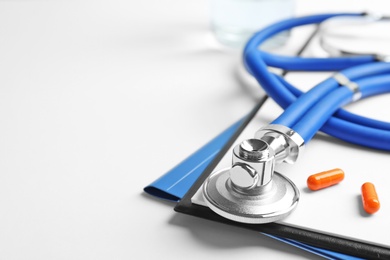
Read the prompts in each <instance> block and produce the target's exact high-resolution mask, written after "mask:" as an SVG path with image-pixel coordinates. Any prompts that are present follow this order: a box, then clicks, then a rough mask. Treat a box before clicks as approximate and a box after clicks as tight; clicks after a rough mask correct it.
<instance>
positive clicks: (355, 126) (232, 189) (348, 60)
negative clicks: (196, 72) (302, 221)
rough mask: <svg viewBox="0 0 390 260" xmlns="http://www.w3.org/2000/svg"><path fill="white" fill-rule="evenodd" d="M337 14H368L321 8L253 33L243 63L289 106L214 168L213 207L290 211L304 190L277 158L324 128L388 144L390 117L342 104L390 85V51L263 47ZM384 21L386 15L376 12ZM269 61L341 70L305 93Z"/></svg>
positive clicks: (229, 213)
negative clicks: (312, 54) (228, 163)
mask: <svg viewBox="0 0 390 260" xmlns="http://www.w3.org/2000/svg"><path fill="white" fill-rule="evenodd" d="M334 17H362V18H365V17H367V14H351V13H340V14H323V15H314V16H306V17H301V18H293V19H288V20H284V21H281V22H279V23H276V24H274V25H271V26H269V27H267V28H265V29H263V30H262V31H260V32H258V33H256V34H255V35H254V36H253V37H252V38H251V39H250V40H249V42H248V43H247V45H246V47H245V49H244V63H245V66H246V68H247V70H248V71H249V72H250V74H252V75H253V76H254V77H255V78H256V80H257V81H258V82H259V83H260V85H261V86H262V87H263V88H264V90H265V91H266V92H267V94H268V95H269V96H270V97H271V98H273V99H274V100H275V101H276V102H277V103H278V104H279V105H280V106H281V107H283V108H284V109H285V112H284V113H283V114H282V115H280V116H279V117H278V118H277V119H275V120H274V121H273V122H272V123H271V124H270V125H268V126H265V127H262V128H260V129H259V130H258V131H257V132H256V134H255V136H254V138H252V139H248V140H245V141H243V142H242V143H240V144H238V145H237V146H236V147H235V148H234V149H233V158H232V167H231V168H230V169H224V170H220V171H217V172H215V173H213V174H211V175H210V176H209V178H208V179H207V180H206V181H205V183H204V185H203V196H204V199H205V202H206V204H207V206H208V207H209V208H211V209H212V210H213V211H214V212H216V213H217V214H219V215H221V216H223V217H225V218H227V219H231V220H234V221H238V222H243V223H250V224H262V223H268V222H274V221H277V220H280V219H282V218H284V217H286V216H288V215H289V214H290V213H291V212H292V211H293V210H294V209H295V207H296V206H297V203H298V201H299V190H298V188H297V187H296V186H295V184H294V183H292V182H291V181H290V180H289V179H288V178H286V177H284V176H283V175H281V174H279V173H275V172H274V167H275V164H276V163H282V162H285V163H290V164H291V163H294V162H296V160H297V159H298V158H299V156H300V155H301V154H302V150H303V148H304V144H305V143H307V142H308V141H310V140H311V138H312V137H313V136H314V135H315V133H316V132H317V131H318V130H320V129H321V131H323V132H325V133H327V134H329V135H332V136H334V137H337V138H339V139H342V140H344V141H348V142H351V143H354V144H358V145H362V146H367V147H370V148H375V149H381V150H385V151H390V123H386V122H382V121H378V120H374V119H370V118H366V117H362V116H358V115H355V114H352V113H350V112H347V111H345V110H343V109H340V107H342V106H344V105H346V104H349V103H351V102H354V101H357V100H359V99H362V98H366V97H369V96H373V95H378V94H382V93H386V92H389V91H390V75H388V74H389V72H390V64H389V63H386V62H384V61H387V60H388V56H384V55H380V54H366V55H360V56H347V57H337V58H334V57H331V58H300V57H286V56H281V55H276V54H271V53H267V52H265V51H263V50H261V49H259V46H260V45H261V44H262V43H263V42H264V41H265V40H267V39H268V38H269V37H271V36H273V35H276V34H277V33H280V32H282V31H285V30H289V29H291V28H293V27H297V26H303V25H308V24H317V23H322V22H324V21H326V20H328V19H330V18H334ZM376 19H377V20H379V21H381V20H383V19H386V18H376ZM267 66H271V67H278V68H281V69H285V70H289V71H291V70H305V71H340V72H338V73H336V74H334V75H333V76H332V77H330V78H328V79H327V80H325V81H323V82H321V83H320V84H318V85H317V86H316V87H314V88H313V89H311V90H310V91H308V92H307V93H305V94H303V93H302V92H301V91H300V90H298V89H297V88H295V87H294V86H292V85H291V84H290V83H288V82H287V81H285V80H284V79H283V78H282V77H280V76H278V75H277V74H273V73H271V72H270V71H269V70H268V68H267Z"/></svg>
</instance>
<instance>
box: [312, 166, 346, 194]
mask: <svg viewBox="0 0 390 260" xmlns="http://www.w3.org/2000/svg"><path fill="white" fill-rule="evenodd" d="M342 180H344V171H343V170H341V169H338V168H336V169H332V170H329V171H324V172H320V173H316V174H313V175H310V176H309V178H307V187H309V189H311V190H320V189H323V188H326V187H329V186H332V185H335V184H337V183H339V182H341V181H342Z"/></svg>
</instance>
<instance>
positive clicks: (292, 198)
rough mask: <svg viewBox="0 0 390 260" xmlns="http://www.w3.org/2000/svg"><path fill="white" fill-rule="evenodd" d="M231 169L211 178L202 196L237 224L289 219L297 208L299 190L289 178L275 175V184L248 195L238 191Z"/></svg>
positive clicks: (263, 186)
mask: <svg viewBox="0 0 390 260" xmlns="http://www.w3.org/2000/svg"><path fill="white" fill-rule="evenodd" d="M229 174H230V173H229V169H225V170H222V171H219V172H216V173H214V174H213V175H211V176H210V177H209V178H208V179H207V180H206V182H205V183H204V184H203V196H204V199H205V202H206V204H207V206H208V207H209V208H211V209H212V210H213V211H214V212H216V213H217V214H219V215H221V216H223V217H225V218H227V219H230V220H233V221H238V222H243V223H250V224H264V223H269V222H274V221H278V220H280V219H283V218H285V217H286V216H288V215H289V214H290V213H291V212H292V211H293V210H294V209H295V207H296V206H297V204H298V200H299V191H298V189H297V187H296V186H295V185H294V184H293V183H292V182H291V181H290V180H289V179H288V178H286V177H284V176H283V175H281V174H279V173H276V172H275V173H274V174H273V178H272V181H271V182H269V183H268V184H267V185H262V186H258V187H256V188H253V189H250V190H249V191H247V192H245V193H244V192H242V191H240V190H238V189H236V188H235V187H234V186H233V185H232V182H231V181H230V178H229Z"/></svg>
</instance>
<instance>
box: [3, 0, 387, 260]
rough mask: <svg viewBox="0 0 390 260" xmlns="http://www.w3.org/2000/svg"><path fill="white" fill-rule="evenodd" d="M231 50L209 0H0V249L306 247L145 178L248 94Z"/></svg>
mask: <svg viewBox="0 0 390 260" xmlns="http://www.w3.org/2000/svg"><path fill="white" fill-rule="evenodd" d="M383 2H385V1H380V2H377V1H363V0H360V1H352V0H351V1H343V0H339V1H322V2H319V1H309V0H300V1H298V2H297V13H298V14H308V13H317V12H324V11H341V10H347V11H353V10H357V11H362V10H366V9H367V8H377V9H380V5H379V4H383ZM378 7H379V8H378ZM239 60H240V53H239V51H236V50H231V49H228V48H225V47H223V46H221V45H219V44H218V43H217V42H216V40H215V39H214V38H213V35H212V34H211V32H210V28H209V13H208V1H206V0H199V1H178V0H167V1H161V0H144V1H124V0H111V1H105V0H98V1H87V0H82V1H0V71H1V75H0V119H1V127H0V245H1V246H0V259H160V258H161V259H167V258H170V259H183V258H186V259H238V257H240V258H242V259H259V258H262V259H269V258H270V257H272V259H286V258H289V259H313V258H315V257H314V256H313V255H311V254H308V253H305V252H302V251H301V250H299V249H296V248H293V247H291V246H287V245H284V244H281V243H279V242H275V241H273V240H272V239H270V238H266V237H263V236H261V235H259V234H256V233H253V232H249V231H245V230H241V229H237V228H233V227H229V226H225V225H221V224H216V223H211V222H208V221H205V220H201V219H196V218H193V217H189V216H184V215H180V214H177V213H175V212H173V206H174V204H172V203H168V202H161V201H158V200H156V199H153V198H151V197H149V196H147V195H145V194H143V192H142V189H143V187H144V186H146V185H147V184H149V183H150V182H152V181H153V180H155V179H156V178H158V177H159V176H160V175H162V174H163V173H165V172H166V171H168V170H169V169H170V168H172V167H173V166H174V165H176V164H177V163H178V162H180V161H181V160H183V159H184V158H186V157H187V156H188V155H190V154H191V153H192V152H193V151H195V150H196V149H197V148H199V147H200V146H201V145H203V144H204V143H206V142H207V141H208V140H210V139H211V138H213V137H214V136H216V135H217V134H218V133H219V132H221V131H222V130H223V129H225V128H226V127H227V126H229V125H230V124H231V123H233V122H235V121H236V120H237V119H239V118H241V117H242V116H243V115H245V114H246V113H247V112H248V111H249V110H250V109H251V108H252V107H253V106H254V105H255V103H256V101H257V100H258V98H259V97H260V96H261V91H259V90H258V89H257V88H256V87H252V86H251V85H250V84H249V85H245V84H243V82H242V80H241V79H240V77H239V73H238V64H239Z"/></svg>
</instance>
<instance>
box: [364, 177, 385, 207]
mask: <svg viewBox="0 0 390 260" xmlns="http://www.w3.org/2000/svg"><path fill="white" fill-rule="evenodd" d="M362 202H363V208H364V210H365V211H366V212H367V213H368V214H374V213H375V212H377V211H378V210H379V208H380V206H381V204H380V203H379V199H378V195H377V194H376V190H375V186H374V184H372V183H371V182H366V183H364V184H363V185H362Z"/></svg>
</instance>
